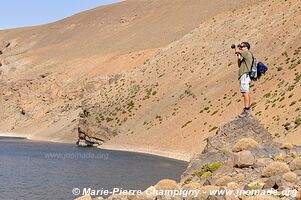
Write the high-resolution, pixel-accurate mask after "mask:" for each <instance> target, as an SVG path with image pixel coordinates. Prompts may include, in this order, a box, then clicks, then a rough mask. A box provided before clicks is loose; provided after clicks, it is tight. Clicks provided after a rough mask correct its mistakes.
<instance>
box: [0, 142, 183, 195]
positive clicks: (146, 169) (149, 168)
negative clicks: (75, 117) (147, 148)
mask: <svg viewBox="0 0 301 200" xmlns="http://www.w3.org/2000/svg"><path fill="white" fill-rule="evenodd" d="M186 167H187V162H183V161H178V160H173V159H168V158H164V157H159V156H152V155H147V154H141V153H131V152H122V151H111V150H100V149H96V148H79V147H77V146H75V145H72V144H57V143H47V142H36V141H30V140H26V139H25V138H12V137H0V199H1V200H13V199H18V200H21V199H22V200H23V199H24V200H27V199H28V200H36V199H43V200H47V199H52V200H53V199H56V200H59V199H63V200H66V199H75V198H77V197H78V196H76V195H73V194H72V190H73V191H76V192H78V190H77V189H75V190H74V188H78V189H79V191H80V193H82V190H83V189H84V188H91V189H92V190H101V189H103V190H106V189H107V190H110V191H112V190H113V188H123V189H126V190H129V189H136V190H145V189H146V188H147V187H148V186H150V185H154V184H155V183H157V182H158V181H159V180H160V179H164V178H170V179H174V180H176V181H178V180H179V178H180V175H181V174H182V172H183V171H184V170H185V169H186Z"/></svg>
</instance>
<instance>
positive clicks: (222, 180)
mask: <svg viewBox="0 0 301 200" xmlns="http://www.w3.org/2000/svg"><path fill="white" fill-rule="evenodd" d="M230 182H233V178H232V177H230V176H223V177H221V178H219V179H217V180H216V181H215V185H217V186H226V185H227V184H228V183H230Z"/></svg>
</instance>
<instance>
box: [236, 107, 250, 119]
mask: <svg viewBox="0 0 301 200" xmlns="http://www.w3.org/2000/svg"><path fill="white" fill-rule="evenodd" d="M250 115H251V109H250V108H244V110H243V111H242V113H240V114H239V115H238V117H239V118H243V117H249V116H250Z"/></svg>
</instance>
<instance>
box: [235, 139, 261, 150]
mask: <svg viewBox="0 0 301 200" xmlns="http://www.w3.org/2000/svg"><path fill="white" fill-rule="evenodd" d="M258 146H259V144H258V142H256V141H255V140H254V139H252V138H242V139H240V140H239V141H238V142H237V143H236V144H235V145H234V147H233V149H232V151H233V152H239V151H243V150H246V149H249V148H256V147H258Z"/></svg>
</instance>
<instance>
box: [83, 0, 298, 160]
mask: <svg viewBox="0 0 301 200" xmlns="http://www.w3.org/2000/svg"><path fill="white" fill-rule="evenodd" d="M300 14H301V2H300V1H299V0H286V1H275V0H268V1H263V2H261V3H258V4H256V5H253V6H250V7H247V8H241V9H233V10H232V11H229V12H226V13H223V14H220V15H218V16H215V17H214V18H212V19H210V20H207V21H206V22H204V23H202V24H201V25H200V27H199V28H196V29H194V30H193V31H191V32H190V33H189V34H187V35H185V36H184V37H183V38H182V39H180V40H178V41H175V42H173V43H171V44H170V45H168V46H167V47H166V48H164V49H162V50H161V51H160V52H158V53H157V54H156V55H155V56H153V57H152V58H151V59H150V60H148V61H147V62H145V63H144V64H143V65H141V66H139V67H137V68H135V69H133V70H130V71H127V72H125V73H123V76H122V77H120V78H119V79H118V80H117V81H115V82H113V83H111V84H107V85H105V86H104V87H102V88H101V89H100V90H99V92H98V94H97V95H96V96H94V97H93V98H91V99H87V100H86V101H85V102H84V105H85V110H86V112H85V113H83V115H82V120H81V123H80V126H79V127H80V129H81V130H82V132H83V133H85V131H86V132H89V134H92V135H93V134H98V135H99V136H100V138H102V139H104V140H107V138H108V137H109V138H111V139H110V141H107V142H106V143H104V145H103V147H106V148H120V149H129V150H130V149H133V150H141V151H143V150H144V151H148V152H161V154H165V155H169V154H171V152H173V155H174V156H175V157H182V158H186V159H187V157H189V156H191V155H193V153H196V152H198V151H200V149H202V147H204V144H205V141H204V140H205V138H207V137H208V136H209V135H211V134H213V133H214V132H215V130H216V129H217V127H219V126H221V124H223V123H225V122H227V121H229V120H230V119H231V118H233V117H234V116H236V115H237V114H238V113H239V112H241V110H242V107H243V103H242V101H241V100H242V98H241V95H240V93H239V85H238V80H237V65H236V56H235V55H234V52H233V50H231V49H230V46H231V44H232V43H236V42H239V41H249V42H250V43H251V44H252V51H253V53H254V55H255V56H256V58H257V59H258V60H260V61H263V62H264V63H266V64H267V66H268V67H269V71H268V73H267V75H266V76H264V77H262V79H261V80H260V81H258V82H255V83H254V84H253V86H252V91H253V92H252V98H253V105H252V107H253V113H254V115H256V117H258V118H259V119H260V121H262V122H263V123H264V125H265V127H266V128H267V129H268V130H269V132H270V133H271V134H272V135H273V136H274V137H276V138H277V139H278V140H288V141H291V142H293V143H296V144H300V143H301V140H300V139H299V137H300V134H301V114H300V113H301V112H300V109H301V88H300V86H301V84H300V83H301V82H300V81H301V65H300V63H301V60H300V51H301V29H300V24H301V23H300V22H301V15H300ZM95 102H97V103H95ZM112 135H117V136H115V137H112ZM102 136H103V137H102Z"/></svg>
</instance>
